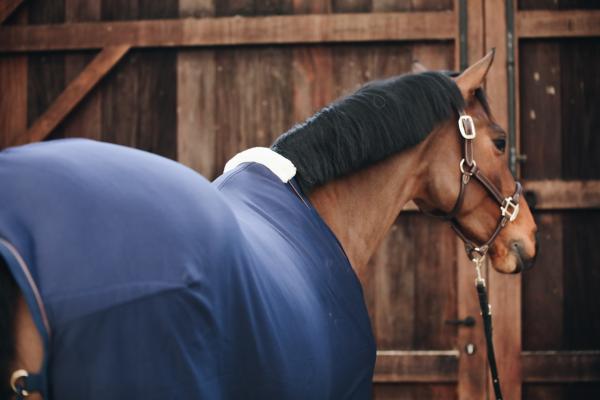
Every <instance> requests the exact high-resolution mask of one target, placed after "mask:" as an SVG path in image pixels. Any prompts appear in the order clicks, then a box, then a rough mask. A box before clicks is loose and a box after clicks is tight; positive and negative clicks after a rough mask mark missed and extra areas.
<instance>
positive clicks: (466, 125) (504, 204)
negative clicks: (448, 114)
mask: <svg viewBox="0 0 600 400" xmlns="http://www.w3.org/2000/svg"><path fill="white" fill-rule="evenodd" d="M459 114H460V117H459V119H458V129H459V131H460V135H461V137H462V138H463V139H464V146H463V158H462V159H461V161H460V164H459V168H460V172H461V175H460V191H459V192H458V197H457V199H456V202H455V203H454V207H452V210H450V212H448V213H441V212H434V213H430V214H431V215H433V216H436V217H440V218H443V219H446V220H449V221H450V222H451V224H452V228H453V229H454V231H455V232H456V234H457V235H458V237H460V238H461V239H462V241H463V242H465V250H466V251H467V255H468V256H469V259H471V260H473V261H476V260H477V261H479V260H482V259H483V258H484V257H485V255H486V254H487V252H488V250H489V248H490V246H491V245H492V243H493V242H494V240H496V238H497V237H498V235H499V234H500V231H501V230H502V228H504V227H505V226H506V224H507V223H508V222H512V221H514V220H515V219H516V218H517V215H519V198H520V197H521V193H522V191H523V187H522V186H521V184H520V183H519V182H516V188H515V192H514V193H513V195H512V196H509V197H503V196H502V193H501V192H500V190H498V188H497V187H496V186H495V185H494V184H493V183H492V182H491V181H490V180H489V179H488V178H487V177H486V176H485V175H484V174H483V172H481V170H480V169H479V167H478V166H477V163H476V162H475V159H474V155H473V140H475V137H476V136H477V132H476V131H475V124H474V122H473V118H471V116H470V115H467V114H466V113H465V112H464V110H460V111H459ZM471 178H475V179H476V180H477V181H479V183H481V185H482V186H483V187H484V188H485V189H486V190H487V191H488V192H489V193H490V195H491V196H492V198H493V199H494V200H496V202H497V203H498V204H499V205H500V214H501V218H500V220H499V221H498V225H497V226H496V229H495V230H494V232H493V233H492V235H491V236H490V238H489V239H488V240H486V241H485V242H484V243H483V244H480V245H478V244H476V243H475V241H473V240H471V239H469V238H468V237H467V235H466V234H465V233H464V232H463V231H462V230H461V228H460V225H459V223H458V221H457V220H456V215H457V214H458V212H459V211H460V210H461V208H462V205H463V202H464V198H465V189H466V187H467V185H468V184H469V182H471Z"/></svg>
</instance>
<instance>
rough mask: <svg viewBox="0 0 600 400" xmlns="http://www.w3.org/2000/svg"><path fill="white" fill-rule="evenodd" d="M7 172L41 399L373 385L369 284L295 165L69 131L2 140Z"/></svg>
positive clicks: (4, 181)
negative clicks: (128, 143) (222, 163)
mask: <svg viewBox="0 0 600 400" xmlns="http://www.w3.org/2000/svg"><path fill="white" fill-rule="evenodd" d="M0 185H1V190H0V238H1V239H0V254H1V255H2V256H3V257H4V259H5V261H6V262H7V264H8V266H9V269H10V271H11V272H12V274H13V276H14V277H15V279H16V281H17V283H18V284H19V286H20V288H21V290H22V292H23V294H24V296H25V300H26V302H27V304H28V306H29V309H30V311H31V313H32V315H33V318H34V321H35V323H36V326H37V328H38V330H39V332H40V334H41V336H42V338H43V341H44V349H45V361H44V366H43V368H42V370H41V371H39V372H40V374H39V376H38V377H37V378H36V379H38V383H40V386H41V391H42V394H43V396H44V398H45V399H47V400H52V399H59V400H69V399H77V400H80V399H88V400H94V399H98V400H100V399H102V400H106V399H161V400H163V399H184V398H186V399H303V400H304V399H366V398H370V397H371V379H372V375H373V368H374V362H375V344H374V339H373V335H372V332H371V326H370V322H369V318H368V315H367V310H366V308H365V304H364V299H363V293H362V289H361V286H360V283H359V281H358V279H357V277H356V275H355V274H354V272H353V270H352V268H351V266H350V264H349V262H348V259H347V258H346V256H345V254H344V252H343V250H342V248H341V247H340V245H339V243H338V242H337V240H336V238H335V237H334V235H333V233H332V232H331V231H330V230H329V229H328V227H327V226H326V225H325V223H324V222H323V220H322V219H321V218H320V217H319V215H318V214H317V212H316V211H315V210H314V209H313V208H312V207H311V206H310V202H308V199H306V198H304V199H302V198H301V197H299V196H298V195H296V194H295V193H294V191H293V190H292V187H291V185H296V184H295V182H294V181H293V180H292V181H290V183H288V184H286V183H283V182H282V181H281V180H280V179H279V178H277V176H275V175H274V174H273V173H272V172H271V171H270V170H269V169H268V168H266V167H265V166H263V165H260V164H258V163H244V164H241V165H239V166H238V167H236V168H234V169H233V170H232V171H230V172H228V173H226V174H224V175H223V176H221V177H219V178H218V179H217V180H216V181H215V182H213V183H210V182H208V181H207V180H206V179H204V178H203V177H202V176H200V175H198V174H197V173H195V172H193V171H192V170H190V169H188V168H186V167H184V166H182V165H180V164H177V163H175V162H173V161H170V160H167V159H164V158H162V157H158V156H156V155H152V154H149V153H146V152H142V151H138V150H133V149H128V148H125V147H121V146H116V145H111V144H106V143H99V142H93V141H89V140H81V139H69V140H57V141H52V142H47V143H39V144H32V145H27V146H23V147H18V148H11V149H7V150H4V151H2V152H0ZM295 187H296V189H297V190H298V191H299V188H298V187H297V186H295ZM300 193H301V192H300ZM300 196H302V195H301V194H300ZM32 372H35V371H32Z"/></svg>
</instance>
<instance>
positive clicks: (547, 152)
mask: <svg viewBox="0 0 600 400" xmlns="http://www.w3.org/2000/svg"><path fill="white" fill-rule="evenodd" d="M519 51H520V56H519V60H520V69H521V70H520V74H519V76H520V82H519V86H520V88H521V90H520V102H521V108H520V114H521V132H522V134H521V149H522V152H523V153H524V154H526V155H527V161H526V162H525V163H523V165H522V166H521V171H522V175H523V177H524V178H527V179H542V178H545V179H552V178H560V177H562V163H561V159H562V143H561V142H562V140H561V138H562V134H563V133H562V129H561V128H562V123H561V111H560V110H561V100H560V98H561V79H560V75H561V73H560V49H559V47H558V46H557V45H556V44H554V43H549V42H539V41H536V42H523V43H521V44H520V46H519ZM549 160H552V162H548V161H549Z"/></svg>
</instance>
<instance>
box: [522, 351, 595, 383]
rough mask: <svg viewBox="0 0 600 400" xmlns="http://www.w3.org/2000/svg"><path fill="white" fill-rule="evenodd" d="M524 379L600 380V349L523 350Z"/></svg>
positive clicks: (547, 380)
mask: <svg viewBox="0 0 600 400" xmlns="http://www.w3.org/2000/svg"><path fill="white" fill-rule="evenodd" d="M523 380H524V381H525V382H537V383H541V382H544V383H566V382H598V381H600V350H595V351H594V350H591V351H590V350H588V351H527V352H523Z"/></svg>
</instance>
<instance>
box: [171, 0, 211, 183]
mask: <svg viewBox="0 0 600 400" xmlns="http://www.w3.org/2000/svg"><path fill="white" fill-rule="evenodd" d="M179 15H180V17H182V18H191V17H213V16H214V15H215V2H214V0H202V1H196V0H180V2H179ZM216 73H217V67H216V63H215V51H214V50H212V49H201V50H192V49H189V50H187V49H186V50H181V51H179V52H178V54H177V160H178V161H179V162H181V163H183V164H185V165H187V166H188V167H190V168H192V169H194V170H196V171H197V172H199V173H201V174H202V175H204V176H205V177H206V178H208V179H212V178H214V177H215V176H216V175H218V170H219V167H222V166H217V165H216V164H215V159H216V155H215V150H216V149H215V146H216V140H217V122H216V120H217V116H216V111H215V101H214V100H215V80H216Z"/></svg>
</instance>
